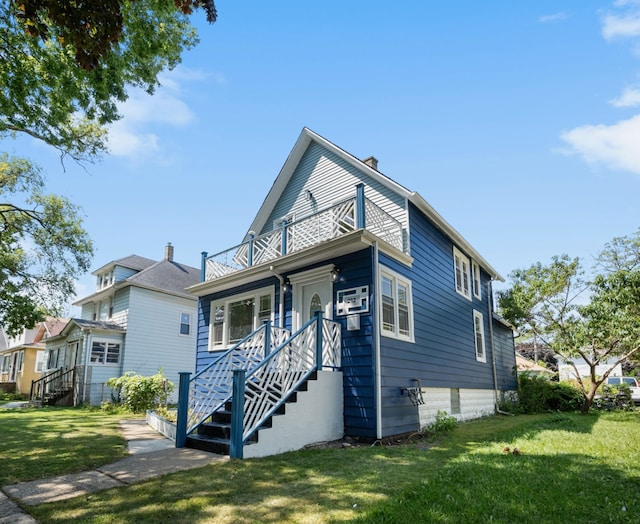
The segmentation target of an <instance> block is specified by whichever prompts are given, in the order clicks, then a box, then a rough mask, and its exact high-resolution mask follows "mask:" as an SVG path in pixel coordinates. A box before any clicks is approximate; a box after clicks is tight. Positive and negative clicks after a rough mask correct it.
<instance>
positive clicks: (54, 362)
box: [47, 348, 60, 369]
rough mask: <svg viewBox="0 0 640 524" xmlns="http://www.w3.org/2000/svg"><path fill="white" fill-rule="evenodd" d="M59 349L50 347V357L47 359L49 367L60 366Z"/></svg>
mask: <svg viewBox="0 0 640 524" xmlns="http://www.w3.org/2000/svg"><path fill="white" fill-rule="evenodd" d="M59 351H60V350H59V349H58V348H56V349H50V350H49V358H48V359H47V369H55V368H57V367H58V353H59Z"/></svg>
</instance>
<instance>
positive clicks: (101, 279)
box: [97, 270, 114, 290]
mask: <svg viewBox="0 0 640 524" xmlns="http://www.w3.org/2000/svg"><path fill="white" fill-rule="evenodd" d="M113 282H114V280H113V270H111V271H107V272H106V273H100V274H99V275H98V276H97V286H98V289H99V290H100V289H103V288H105V287H109V286H110V285H111V284H113Z"/></svg>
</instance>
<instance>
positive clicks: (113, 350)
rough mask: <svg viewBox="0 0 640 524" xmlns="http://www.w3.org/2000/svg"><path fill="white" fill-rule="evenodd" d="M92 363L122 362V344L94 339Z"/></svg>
mask: <svg viewBox="0 0 640 524" xmlns="http://www.w3.org/2000/svg"><path fill="white" fill-rule="evenodd" d="M91 363H92V364H107V365H117V364H119V363H120V344H119V343H117V342H100V341H97V340H94V341H93V343H92V345H91Z"/></svg>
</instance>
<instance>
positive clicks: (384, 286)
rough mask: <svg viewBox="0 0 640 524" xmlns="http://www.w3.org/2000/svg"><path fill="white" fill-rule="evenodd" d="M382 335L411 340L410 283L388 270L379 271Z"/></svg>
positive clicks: (411, 308) (411, 310)
mask: <svg viewBox="0 0 640 524" xmlns="http://www.w3.org/2000/svg"><path fill="white" fill-rule="evenodd" d="M380 274H381V276H380V289H381V291H382V301H381V308H382V334H383V335H387V336H390V337H394V338H400V339H405V340H413V325H412V324H413V306H412V296H411V283H410V282H409V281H408V280H406V279H405V278H404V277H402V276H401V275H399V274H397V273H395V272H394V271H391V270H389V269H386V268H385V269H381V271H380Z"/></svg>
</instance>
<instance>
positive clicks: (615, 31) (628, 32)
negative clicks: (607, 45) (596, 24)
mask: <svg viewBox="0 0 640 524" xmlns="http://www.w3.org/2000/svg"><path fill="white" fill-rule="evenodd" d="M602 36H604V38H605V39H606V40H613V39H614V38H630V37H635V36H640V13H638V12H635V13H631V14H628V15H624V16H617V15H610V14H608V15H605V16H604V18H603V19H602Z"/></svg>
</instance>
